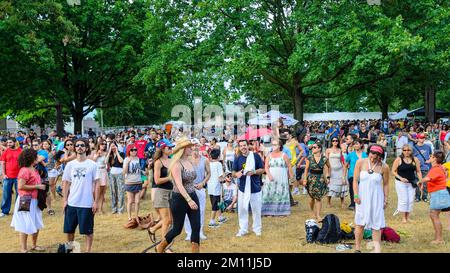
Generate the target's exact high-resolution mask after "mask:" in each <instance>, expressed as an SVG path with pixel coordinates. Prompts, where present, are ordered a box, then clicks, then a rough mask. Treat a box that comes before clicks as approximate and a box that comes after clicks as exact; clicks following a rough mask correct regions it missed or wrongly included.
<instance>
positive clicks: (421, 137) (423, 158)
mask: <svg viewBox="0 0 450 273" xmlns="http://www.w3.org/2000/svg"><path fill="white" fill-rule="evenodd" d="M425 138H426V137H425V134H423V133H420V134H418V135H417V144H413V150H414V156H415V157H417V158H418V159H419V161H420V171H421V172H422V177H426V176H427V174H428V172H429V171H430V168H431V164H430V155H431V154H432V151H431V147H430V146H429V145H426V144H425ZM421 195H422V201H424V202H427V201H428V190H427V184H426V183H423V188H422V190H421V189H420V187H417V188H416V202H420V199H421Z"/></svg>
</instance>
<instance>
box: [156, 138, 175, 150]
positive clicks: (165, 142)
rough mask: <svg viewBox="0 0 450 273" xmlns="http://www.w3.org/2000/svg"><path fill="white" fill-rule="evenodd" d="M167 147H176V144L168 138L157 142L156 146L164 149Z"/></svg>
mask: <svg viewBox="0 0 450 273" xmlns="http://www.w3.org/2000/svg"><path fill="white" fill-rule="evenodd" d="M165 147H175V145H174V144H172V143H171V142H170V141H169V140H168V139H166V138H163V139H161V140H160V141H158V143H156V148H158V149H164V148H165Z"/></svg>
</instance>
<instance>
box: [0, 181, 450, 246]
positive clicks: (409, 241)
mask: <svg viewBox="0 0 450 273" xmlns="http://www.w3.org/2000/svg"><path fill="white" fill-rule="evenodd" d="M0 191H1V190H0ZM106 195H107V198H108V199H107V202H108V203H107V206H106V211H109V207H110V205H109V193H108V192H107V194H106ZM294 198H295V199H296V200H298V201H300V205H299V206H297V207H294V208H293V209H292V214H291V216H289V217H285V218H270V217H269V218H267V217H266V218H263V235H262V236H261V237H256V236H255V234H254V233H251V234H250V235H248V236H245V237H243V238H237V237H235V234H236V233H237V231H238V222H237V214H236V213H235V214H230V213H228V214H227V217H229V220H228V222H226V223H225V224H223V225H222V226H221V227H219V228H217V229H210V228H208V227H207V226H206V227H205V228H204V230H205V233H206V236H207V237H208V239H207V240H205V241H202V244H201V252H219V253H220V252H232V253H235V252H239V253H245V252H263V253H264V252H285V253H294V252H295V253H302V252H308V253H311V252H337V251H336V250H335V247H336V245H320V244H307V243H306V240H305V227H304V225H305V224H304V223H305V220H306V219H309V218H310V212H309V210H308V208H307V202H308V198H307V196H306V195H301V196H295V197H294ZM389 198H390V205H389V207H388V208H387V209H386V222H387V225H388V226H390V227H392V228H394V229H395V230H398V231H400V232H401V233H402V234H405V235H401V242H400V243H399V244H388V243H386V244H383V252H397V253H406V252H447V253H450V248H449V247H448V243H447V244H445V245H440V246H434V245H431V244H430V241H431V240H433V236H434V233H433V228H432V224H431V221H430V219H429V216H428V210H429V204H428V203H424V202H420V203H416V204H415V206H414V208H415V211H414V213H413V214H412V217H411V218H412V220H413V221H414V223H411V224H402V223H401V217H400V215H397V216H396V217H393V216H392V214H393V212H394V211H395V208H396V203H397V196H396V193H395V186H394V184H393V183H391V186H390V197H389ZM333 201H334V205H335V207H338V199H334V200H333ZM348 202H349V200H348V198H346V203H347V206H348ZM55 208H56V215H55V216H49V215H47V213H46V211H45V212H44V214H43V215H44V225H45V227H44V229H43V230H41V232H40V235H39V241H38V244H39V245H41V246H44V247H45V248H46V249H47V251H48V252H56V249H57V245H58V243H62V242H65V240H66V237H65V235H64V233H63V215H62V208H61V198H60V197H59V196H58V198H57V201H56V206H55ZM210 208H211V206H210V204H209V200H208V202H207V211H206V217H205V218H206V219H209V213H210ZM141 211H142V213H141V214H142V215H145V214H147V213H149V212H150V211H152V206H151V201H150V194H149V193H148V194H147V198H146V199H145V200H143V201H142V203H141ZM329 213H334V214H336V215H337V216H338V217H339V218H340V220H341V222H348V223H352V222H353V212H352V211H349V210H347V209H344V210H342V209H338V208H326V207H325V208H324V210H323V216H325V214H329ZM153 214H154V215H155V213H153ZM11 218H12V216H8V217H5V218H0V252H18V251H19V250H20V246H19V235H18V233H17V232H15V231H14V230H13V228H11V227H10V224H11ZM126 221H127V216H126V214H122V215H117V214H116V215H112V214H111V213H110V212H108V213H106V215H96V217H95V233H94V237H95V239H94V246H93V251H94V252H106V253H139V252H141V251H143V250H144V249H145V248H147V247H148V246H149V245H150V241H149V238H148V235H147V232H146V231H141V230H138V229H135V230H127V229H125V228H123V224H124V223H126ZM441 221H442V223H443V228H444V231H443V233H444V240H445V241H446V242H450V231H448V230H446V228H447V219H446V217H445V215H441ZM205 222H206V223H207V220H205ZM249 230H251V221H250V229H249ZM158 236H160V235H159V234H158ZM75 238H76V240H77V241H78V242H80V243H81V247H82V249H81V250H82V251H83V250H84V245H85V244H84V243H85V241H84V238H83V237H82V236H80V235H79V234H76V237H75ZM184 238H185V234H184V233H182V234H181V235H180V236H179V237H177V238H176V240H175V244H174V246H173V250H174V251H175V252H179V253H180V252H181V253H185V252H190V243H189V242H186V241H184ZM349 243H353V241H349ZM348 252H352V251H348ZM363 252H364V251H363ZM366 252H368V250H366Z"/></svg>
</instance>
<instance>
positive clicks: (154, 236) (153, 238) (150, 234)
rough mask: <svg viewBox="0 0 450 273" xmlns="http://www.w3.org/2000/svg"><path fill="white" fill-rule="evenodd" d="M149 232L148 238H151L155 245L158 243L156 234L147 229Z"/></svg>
mask: <svg viewBox="0 0 450 273" xmlns="http://www.w3.org/2000/svg"><path fill="white" fill-rule="evenodd" d="M147 232H148V236H149V237H150V240H151V241H152V242H153V243H156V234H155V233H154V232H152V231H151V230H150V228H148V229H147Z"/></svg>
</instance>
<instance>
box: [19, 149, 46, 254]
mask: <svg viewBox="0 0 450 273" xmlns="http://www.w3.org/2000/svg"><path fill="white" fill-rule="evenodd" d="M37 157H38V155H37V151H36V150H33V149H26V150H23V152H22V153H21V154H20V155H19V158H18V161H19V167H20V171H19V174H18V177H17V180H18V186H17V189H18V193H19V198H17V199H16V205H15V208H14V215H13V218H12V222H11V227H13V228H14V229H15V230H16V231H18V232H20V245H21V250H20V251H21V252H22V253H27V252H28V251H29V250H28V248H27V239H28V235H31V240H32V244H33V246H32V247H31V249H30V250H31V251H43V250H44V249H43V248H42V247H39V246H37V244H36V243H37V239H38V235H39V230H40V229H42V228H43V227H44V223H43V222H42V211H41V209H39V207H38V200H37V197H38V190H45V185H44V184H41V177H40V176H39V173H38V172H37V170H36V169H35V168H34V166H35V165H36V163H37ZM30 199H31V200H30ZM26 200H28V201H26ZM21 201H22V202H21ZM24 204H28V205H24ZM20 208H22V209H24V210H22V209H20ZM19 209H20V210H19Z"/></svg>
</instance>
